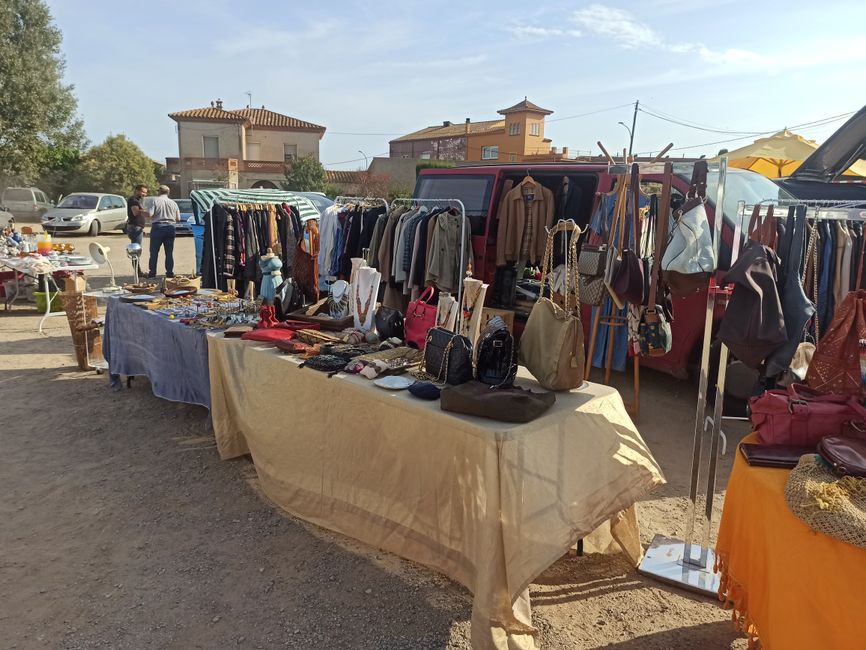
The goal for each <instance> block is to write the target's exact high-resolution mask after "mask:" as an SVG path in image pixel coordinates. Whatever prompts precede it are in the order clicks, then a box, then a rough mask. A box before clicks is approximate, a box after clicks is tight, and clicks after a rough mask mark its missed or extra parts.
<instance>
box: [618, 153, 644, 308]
mask: <svg viewBox="0 0 866 650" xmlns="http://www.w3.org/2000/svg"><path fill="white" fill-rule="evenodd" d="M629 190H630V191H631V193H632V201H631V207H632V220H631V223H632V239H633V242H632V245H631V246H627V247H626V248H625V249H624V250H623V251H622V253H621V254H620V263H619V267H618V268H617V270H616V277H614V279H613V282H612V283H611V289H613V291H614V293H616V294H617V295H618V296H620V297H622V298H623V299H624V300H626V301H627V302H630V303H631V304H633V305H642V304H643V303H644V300H645V299H646V295H644V271H643V260H642V259H641V258H640V257H639V256H638V254H637V252H636V251H637V250H638V249H639V248H640V239H641V227H640V173H639V171H638V166H637V163H634V164H633V165H632V168H631V184H630V185H629ZM623 225H625V224H623Z"/></svg>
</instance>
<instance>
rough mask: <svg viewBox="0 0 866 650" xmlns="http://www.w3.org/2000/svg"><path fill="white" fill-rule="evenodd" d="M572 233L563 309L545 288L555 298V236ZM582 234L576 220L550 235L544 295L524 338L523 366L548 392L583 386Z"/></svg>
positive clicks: (544, 266)
mask: <svg viewBox="0 0 866 650" xmlns="http://www.w3.org/2000/svg"><path fill="white" fill-rule="evenodd" d="M570 231H576V232H574V234H573V235H572V236H571V237H570V238H569V239H570V240H571V246H570V248H569V251H568V255H567V257H566V262H565V283H564V284H565V286H564V292H565V295H564V297H563V298H564V300H563V303H564V309H563V307H560V306H559V305H558V304H556V303H555V302H554V301H553V300H552V299H551V298H547V297H545V296H544V288H545V286H547V287H549V289H550V295H551V296H553V291H554V289H553V281H552V279H551V270H552V269H551V266H552V265H553V237H554V235H555V234H556V233H557V232H570ZM579 235H580V228H579V227H578V226H577V224H575V223H574V222H573V221H560V222H559V223H557V224H556V225H555V226H554V227H553V228H552V229H551V231H550V233H549V234H548V236H547V247H546V248H545V252H544V260H543V263H542V267H541V292H540V293H539V296H538V301H537V302H536V303H535V305H533V307H532V312H530V314H529V320H528V321H527V322H526V328H525V329H524V330H523V336H522V337H521V338H520V350H519V355H518V358H519V360H520V363H521V364H522V365H524V366H526V368H527V369H528V370H529V372H531V373H532V375H533V377H535V378H536V379H537V380H538V383H539V384H541V385H542V386H544V387H545V388H547V389H548V390H571V389H572V388H577V387H578V386H580V385H581V384H582V383H583V372H584V351H583V324H582V323H581V320H580V302H579V299H578V274H577V240H578V237H579Z"/></svg>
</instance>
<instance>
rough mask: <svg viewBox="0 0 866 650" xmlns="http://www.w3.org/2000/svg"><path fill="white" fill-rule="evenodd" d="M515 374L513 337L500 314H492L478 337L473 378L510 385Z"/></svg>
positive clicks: (499, 385)
mask: <svg viewBox="0 0 866 650" xmlns="http://www.w3.org/2000/svg"><path fill="white" fill-rule="evenodd" d="M516 376H517V360H516V358H515V354H514V337H513V336H512V335H511V332H509V331H508V326H507V325H506V324H505V321H504V320H503V319H502V317H501V316H494V317H493V318H491V319H490V320H489V321H487V324H486V325H485V326H484V329H483V330H481V334H480V336H479V338H478V352H477V354H476V362H475V378H476V379H477V380H478V381H480V382H482V383H484V384H487V385H488V386H495V387H498V388H501V387H506V386H511V385H513V384H514V378H515V377H516Z"/></svg>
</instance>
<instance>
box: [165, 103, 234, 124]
mask: <svg viewBox="0 0 866 650" xmlns="http://www.w3.org/2000/svg"><path fill="white" fill-rule="evenodd" d="M168 116H169V117H170V118H171V119H173V120H174V121H175V122H177V121H178V120H204V121H208V122H246V121H247V119H246V118H245V117H244V116H243V115H238V114H237V113H235V112H234V111H227V110H224V109H222V108H216V107H214V106H206V107H205V108H191V109H190V110H188V111H177V112H176V113H169V114H168Z"/></svg>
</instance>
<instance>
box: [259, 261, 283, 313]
mask: <svg viewBox="0 0 866 650" xmlns="http://www.w3.org/2000/svg"><path fill="white" fill-rule="evenodd" d="M259 268H260V269H261V270H262V288H261V291H260V292H259V295H260V296H261V297H262V303H263V304H266V305H273V304H274V297H275V296H276V293H277V287H278V286H279V285H280V282H282V279H283V274H282V272H281V271H280V269H282V268H283V263H282V261H280V258H279V257H277V256H276V255H274V251H273V250H271V249H270V248H269V249H268V252H267V253H266V254H265V255H262V256H261V258H259Z"/></svg>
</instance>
